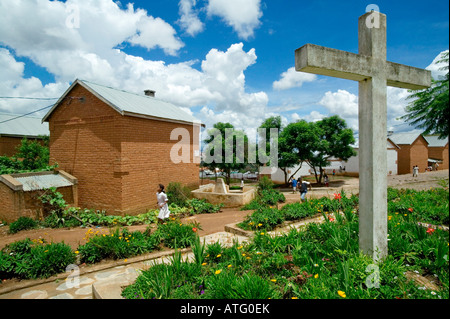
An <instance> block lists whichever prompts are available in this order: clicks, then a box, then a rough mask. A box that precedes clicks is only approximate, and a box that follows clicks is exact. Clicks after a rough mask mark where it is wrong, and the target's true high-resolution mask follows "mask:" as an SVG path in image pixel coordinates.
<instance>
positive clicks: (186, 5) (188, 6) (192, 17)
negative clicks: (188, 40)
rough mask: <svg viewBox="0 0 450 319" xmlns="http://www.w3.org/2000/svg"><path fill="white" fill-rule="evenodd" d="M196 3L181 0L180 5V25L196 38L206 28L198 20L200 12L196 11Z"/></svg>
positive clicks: (190, 0)
mask: <svg viewBox="0 0 450 319" xmlns="http://www.w3.org/2000/svg"><path fill="white" fill-rule="evenodd" d="M196 3H197V1H196V0H180V2H179V4H178V6H179V12H180V19H179V20H178V24H179V25H180V26H181V28H182V29H183V30H185V32H186V33H187V34H189V35H190V36H195V35H196V34H198V33H200V32H202V31H203V29H204V28H205V26H204V24H203V22H202V21H200V19H199V18H198V12H197V11H195V10H194V7H195V5H196Z"/></svg>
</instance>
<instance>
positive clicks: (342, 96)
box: [319, 90, 358, 118]
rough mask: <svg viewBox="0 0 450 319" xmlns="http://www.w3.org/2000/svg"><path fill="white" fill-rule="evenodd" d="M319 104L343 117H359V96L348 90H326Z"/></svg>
mask: <svg viewBox="0 0 450 319" xmlns="http://www.w3.org/2000/svg"><path fill="white" fill-rule="evenodd" d="M319 104H320V105H322V106H325V107H326V108H327V109H328V110H329V111H330V113H332V114H337V115H339V116H341V117H343V118H358V96H356V95H355V94H352V93H350V92H348V91H346V90H338V91H337V92H331V91H328V92H326V93H325V95H324V96H323V98H322V99H321V100H320V101H319Z"/></svg>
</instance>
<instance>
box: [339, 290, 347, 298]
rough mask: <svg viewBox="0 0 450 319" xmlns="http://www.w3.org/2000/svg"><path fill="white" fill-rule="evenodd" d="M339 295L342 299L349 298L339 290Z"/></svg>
mask: <svg viewBox="0 0 450 319" xmlns="http://www.w3.org/2000/svg"><path fill="white" fill-rule="evenodd" d="M338 295H339V296H341V297H342V298H345V297H347V295H346V294H345V292H343V291H341V290H338Z"/></svg>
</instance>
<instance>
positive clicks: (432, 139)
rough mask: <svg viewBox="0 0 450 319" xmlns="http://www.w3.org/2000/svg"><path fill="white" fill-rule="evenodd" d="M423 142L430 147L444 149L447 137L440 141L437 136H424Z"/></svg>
mask: <svg viewBox="0 0 450 319" xmlns="http://www.w3.org/2000/svg"><path fill="white" fill-rule="evenodd" d="M423 137H424V138H425V140H426V141H427V142H428V146H430V147H445V145H447V144H448V137H447V138H445V139H443V140H441V139H439V136H438V135H424V136H423Z"/></svg>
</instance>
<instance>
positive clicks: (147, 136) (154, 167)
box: [120, 116, 199, 214]
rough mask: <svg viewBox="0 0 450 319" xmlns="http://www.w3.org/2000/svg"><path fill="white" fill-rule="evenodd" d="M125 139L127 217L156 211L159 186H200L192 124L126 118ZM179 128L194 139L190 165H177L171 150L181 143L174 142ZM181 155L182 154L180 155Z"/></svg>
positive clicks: (124, 200) (124, 170) (124, 179)
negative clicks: (172, 133)
mask: <svg viewBox="0 0 450 319" xmlns="http://www.w3.org/2000/svg"><path fill="white" fill-rule="evenodd" d="M120 127H121V133H122V136H123V140H122V146H121V151H122V155H121V156H122V161H121V163H122V174H123V175H122V186H123V193H122V196H123V198H122V204H123V209H124V212H126V213H127V214H138V213H143V212H146V211H147V210H148V209H150V208H155V207H156V205H155V203H156V195H155V194H156V191H157V189H158V184H160V183H161V184H163V185H165V186H166V187H167V185H168V184H169V183H170V182H181V183H182V184H185V185H188V186H191V187H194V186H195V187H198V185H199V166H198V164H195V163H193V148H192V147H190V145H192V143H193V127H192V125H185V124H177V123H170V122H163V121H157V120H149V119H143V118H137V117H129V116H125V117H124V118H123V120H122V121H121V124H120ZM175 128H184V129H186V130H187V131H188V132H189V136H190V143H189V145H188V146H189V148H190V155H189V156H190V163H177V164H175V163H173V162H172V160H171V158H170V151H171V149H172V147H173V146H174V144H176V143H177V142H178V140H175V141H173V140H170V134H171V132H172V130H173V129H175ZM180 155H181V154H180Z"/></svg>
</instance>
